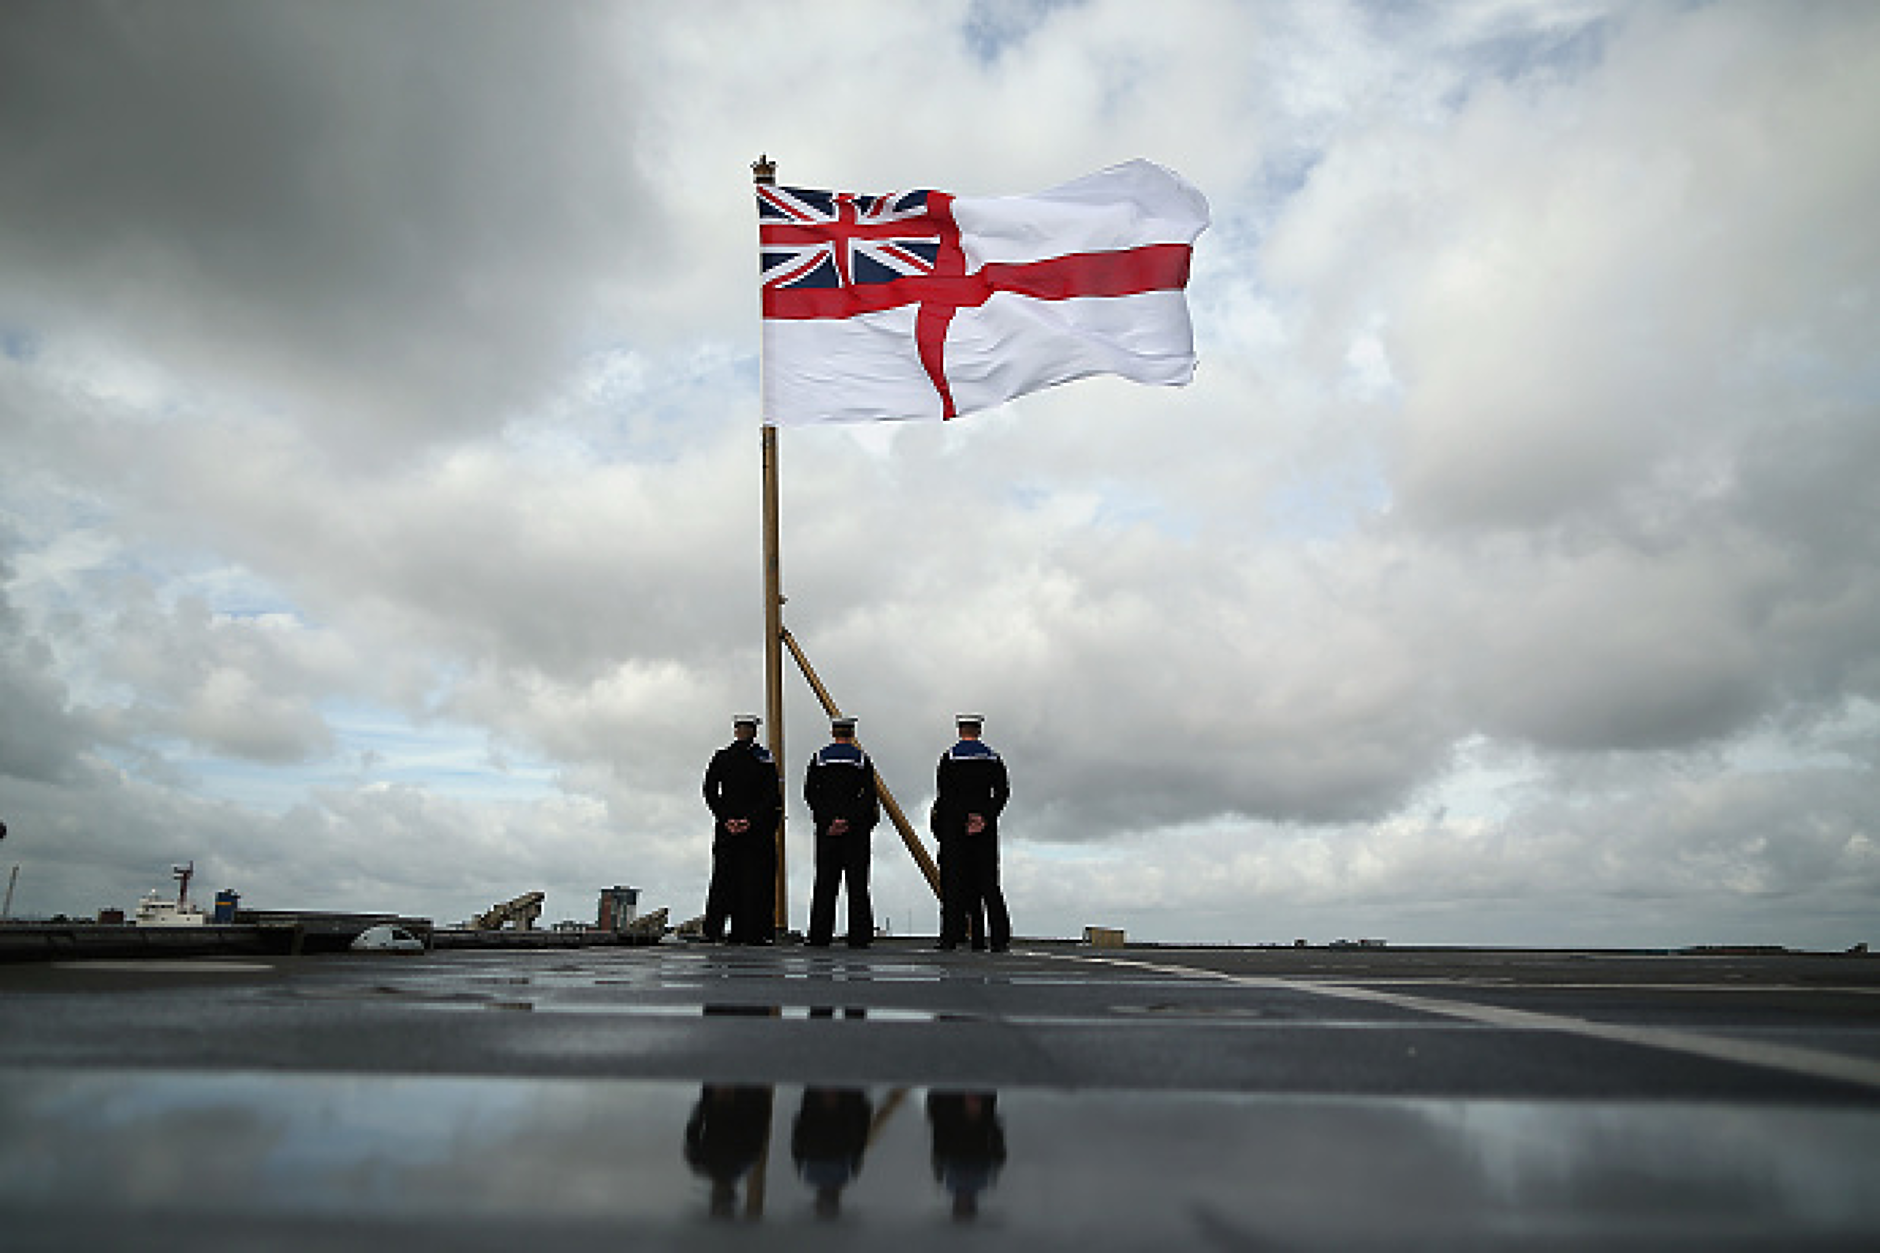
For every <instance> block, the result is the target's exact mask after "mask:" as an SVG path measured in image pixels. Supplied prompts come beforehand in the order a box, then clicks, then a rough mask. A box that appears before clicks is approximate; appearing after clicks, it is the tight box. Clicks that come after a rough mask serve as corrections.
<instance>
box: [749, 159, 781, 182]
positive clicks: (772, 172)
mask: <svg viewBox="0 0 1880 1253" xmlns="http://www.w3.org/2000/svg"><path fill="white" fill-rule="evenodd" d="M751 181H752V182H756V183H762V184H764V185H765V186H770V185H771V184H774V183H775V182H776V181H777V163H776V162H775V161H772V160H771V159H770V156H769V154H768V153H766V154H764V155H762V156H760V157H758V158H757V160H755V161H753V162H751Z"/></svg>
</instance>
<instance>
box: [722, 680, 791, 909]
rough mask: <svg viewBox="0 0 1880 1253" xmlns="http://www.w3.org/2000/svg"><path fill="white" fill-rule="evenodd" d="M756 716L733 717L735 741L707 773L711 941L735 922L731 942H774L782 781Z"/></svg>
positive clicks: (732, 724) (738, 715) (724, 748)
mask: <svg viewBox="0 0 1880 1253" xmlns="http://www.w3.org/2000/svg"><path fill="white" fill-rule="evenodd" d="M758 721H759V719H758V717H757V715H756V714H737V715H735V716H734V717H733V718H732V719H731V733H732V736H733V738H732V741H731V743H729V744H727V745H725V746H724V747H723V748H721V749H719V750H718V751H717V752H716V753H714V754H712V760H711V764H710V765H709V766H707V767H706V769H705V787H704V792H705V804H706V805H707V806H708V807H709V808H710V809H711V811H712V817H713V818H714V819H715V821H714V823H713V825H712V878H711V886H710V888H709V889H707V891H706V895H705V918H704V926H705V939H707V940H708V941H712V942H714V943H715V942H717V941H718V940H720V939H722V938H723V936H724V927H725V922H726V920H727V919H729V920H730V923H731V943H733V944H769V943H772V941H773V939H774V936H775V921H776V910H775V898H776V877H777V820H778V818H779V816H780V815H781V813H782V810H783V793H782V783H781V781H780V780H779V778H778V775H777V763H776V760H775V759H774V758H773V757H772V756H771V754H770V750H769V749H767V748H765V747H764V746H763V745H762V744H759V743H758V742H757V724H758Z"/></svg>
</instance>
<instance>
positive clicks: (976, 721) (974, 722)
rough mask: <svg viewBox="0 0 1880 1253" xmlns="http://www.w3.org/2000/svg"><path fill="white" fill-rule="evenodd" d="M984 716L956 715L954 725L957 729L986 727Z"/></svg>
mask: <svg viewBox="0 0 1880 1253" xmlns="http://www.w3.org/2000/svg"><path fill="white" fill-rule="evenodd" d="M985 721H986V716H985V715H984V714H954V715H953V725H954V726H956V727H977V726H983V725H985Z"/></svg>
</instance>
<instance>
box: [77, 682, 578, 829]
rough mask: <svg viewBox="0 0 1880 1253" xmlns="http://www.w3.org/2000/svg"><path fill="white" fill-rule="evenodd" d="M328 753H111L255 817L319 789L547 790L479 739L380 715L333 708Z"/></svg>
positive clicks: (488, 796) (467, 798)
mask: <svg viewBox="0 0 1880 1253" xmlns="http://www.w3.org/2000/svg"><path fill="white" fill-rule="evenodd" d="M326 712H327V721H328V725H329V727H330V728H331V730H332V733H333V736H334V740H335V745H334V748H333V750H332V751H331V752H330V753H328V754H326V755H325V756H323V757H322V758H321V759H320V760H318V761H313V762H291V763H279V764H277V763H270V762H262V761H251V760H247V759H244V758H240V757H233V756H229V755H226V754H216V753H208V752H204V751H202V750H200V749H198V748H196V747H194V746H191V745H188V744H184V743H180V742H173V741H172V742H164V743H159V744H150V745H146V746H144V747H143V750H142V752H143V754H144V755H137V754H112V757H113V759H114V760H115V761H116V763H117V764H118V765H120V766H121V767H122V768H124V769H125V770H126V771H128V772H130V773H133V774H139V775H147V774H149V773H151V772H152V770H153V762H152V761H151V760H150V759H151V758H155V759H156V762H157V763H160V764H156V765H155V766H154V768H155V769H157V770H161V771H167V772H174V773H177V774H181V775H183V776H185V777H186V778H187V779H188V781H189V787H190V791H192V792H193V793H194V794H196V795H198V796H201V797H204V798H208V799H213V800H218V801H222V802H225V803H227V804H231V805H237V806H240V807H241V808H244V809H249V810H253V811H255V812H258V813H266V814H273V815H280V814H284V813H286V812H287V811H289V810H291V809H293V808H294V807H295V806H297V805H302V804H305V803H307V802H308V800H309V799H310V797H312V796H313V795H314V794H315V793H318V792H322V791H334V790H338V791H356V790H358V789H361V788H365V787H370V786H374V785H393V786H400V787H409V788H414V789H418V790H421V791H424V792H429V793H432V794H434V795H436V796H438V797H439V798H441V799H448V800H451V801H456V802H463V803H491V802H503V801H517V800H531V799H535V798H539V797H542V796H544V795H547V794H550V793H553V792H555V791H556V790H557V789H556V780H557V777H558V770H557V768H556V767H555V766H554V765H552V764H551V763H548V762H545V761H540V760H533V759H527V758H523V757H521V756H519V755H517V754H514V753H497V752H495V751H493V750H492V748H491V746H490V743H489V738H488V735H487V733H486V732H484V731H482V730H480V729H478V728H475V727H469V726H464V725H461V724H455V723H435V722H433V723H424V724H417V723H413V722H411V721H409V720H407V719H404V718H402V717H400V716H399V715H397V714H396V713H392V712H389V711H386V710H382V709H373V708H370V707H367V706H359V705H346V706H332V707H330V708H329V709H328V710H327V711H326Z"/></svg>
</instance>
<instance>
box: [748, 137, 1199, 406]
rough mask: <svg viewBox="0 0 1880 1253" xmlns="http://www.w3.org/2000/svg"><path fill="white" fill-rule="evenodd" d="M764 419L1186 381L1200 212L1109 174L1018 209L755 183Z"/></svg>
mask: <svg viewBox="0 0 1880 1253" xmlns="http://www.w3.org/2000/svg"><path fill="white" fill-rule="evenodd" d="M757 202H758V229H759V237H760V241H761V248H762V264H763V276H764V277H763V283H764V286H763V300H764V359H763V375H764V384H763V392H764V396H763V405H764V414H763V416H764V421H765V422H766V423H768V424H772V425H778V426H798V425H809V424H814V423H823V422H901V421H920V420H944V419H947V418H953V417H957V416H959V415H960V414H966V413H972V412H974V411H976V410H980V409H988V408H991V407H992V406H994V405H999V404H1003V403H1004V402H1005V401H1007V400H1010V399H1012V398H1013V397H1015V396H1022V395H1024V394H1025V393H1027V392H1034V391H1038V390H1040V389H1041V388H1046V387H1051V386H1054V385H1056V384H1058V383H1067V382H1069V381H1071V380H1072V379H1079V378H1085V377H1087V376H1089V375H1092V374H1120V375H1122V376H1123V377H1124V378H1128V379H1133V380H1135V381H1136V382H1139V383H1160V384H1174V385H1179V384H1183V383H1186V382H1188V380H1189V379H1191V378H1192V377H1194V370H1195V350H1194V334H1193V330H1192V328H1191V326H1190V323H1189V319H1188V301H1187V296H1186V294H1185V289H1186V287H1187V283H1188V269H1189V262H1190V259H1191V257H1192V254H1193V247H1194V241H1195V239H1196V237H1197V236H1199V235H1200V234H1201V232H1202V231H1204V230H1206V229H1207V226H1208V202H1207V199H1206V198H1205V197H1204V196H1202V194H1201V193H1200V192H1199V191H1197V190H1196V189H1195V188H1194V187H1192V186H1190V185H1189V184H1188V183H1187V182H1185V181H1184V180H1183V179H1182V178H1181V176H1180V175H1178V174H1176V173H1175V172H1174V171H1172V170H1167V169H1164V168H1163V167H1161V166H1159V165H1155V164H1153V163H1151V162H1148V161H1140V160H1139V161H1129V162H1125V163H1124V164H1122V165H1118V166H1113V167H1111V168H1110V169H1107V170H1103V171H1101V172H1099V173H1096V174H1092V175H1089V176H1088V177H1085V178H1080V179H1077V180H1076V181H1074V182H1070V183H1066V184H1064V185H1063V186H1061V187H1054V188H1052V189H1051V190H1050V191H1046V192H1041V193H1039V194H1037V195H1032V196H987V197H975V196H952V195H948V194H947V193H945V192H937V191H912V192H890V193H887V194H886V195H880V196H871V195H860V194H854V193H848V192H829V191H811V190H806V189H803V188H790V187H775V186H770V185H767V184H760V185H758V188H757Z"/></svg>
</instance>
